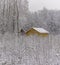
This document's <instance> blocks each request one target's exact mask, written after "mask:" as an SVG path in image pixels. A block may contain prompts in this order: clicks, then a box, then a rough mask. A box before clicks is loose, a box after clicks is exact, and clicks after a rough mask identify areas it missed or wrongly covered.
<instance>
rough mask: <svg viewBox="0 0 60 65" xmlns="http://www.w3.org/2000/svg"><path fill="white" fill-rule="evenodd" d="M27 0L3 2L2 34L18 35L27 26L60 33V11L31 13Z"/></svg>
mask: <svg viewBox="0 0 60 65" xmlns="http://www.w3.org/2000/svg"><path fill="white" fill-rule="evenodd" d="M28 7H29V5H28V1H27V0H1V2H0V33H2V34H4V33H6V32H12V33H15V32H16V33H18V32H20V29H21V28H22V27H23V26H24V25H26V24H33V26H38V27H43V28H46V29H47V30H48V31H49V32H52V33H59V30H60V11H55V10H48V9H46V8H43V10H40V11H37V12H33V13H32V12H30V11H29V8H28Z"/></svg>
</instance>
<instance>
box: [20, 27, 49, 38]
mask: <svg viewBox="0 0 60 65" xmlns="http://www.w3.org/2000/svg"><path fill="white" fill-rule="evenodd" d="M21 32H22V33H23V34H26V35H28V36H29V35H35V34H36V35H38V36H44V37H45V36H48V35H49V32H48V31H47V30H45V29H44V28H37V27H32V28H23V29H21Z"/></svg>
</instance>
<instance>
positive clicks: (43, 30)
mask: <svg viewBox="0 0 60 65" xmlns="http://www.w3.org/2000/svg"><path fill="white" fill-rule="evenodd" d="M33 29H35V30H36V31H38V32H40V33H49V32H48V31H47V30H45V29H43V28H36V27H34V28H33Z"/></svg>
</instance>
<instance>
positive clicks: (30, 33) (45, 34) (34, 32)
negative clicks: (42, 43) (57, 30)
mask: <svg viewBox="0 0 60 65" xmlns="http://www.w3.org/2000/svg"><path fill="white" fill-rule="evenodd" d="M35 34H36V35H38V36H43V37H45V36H48V35H49V34H48V33H40V32H38V31H36V30H34V29H33V28H32V29H31V30H29V31H28V32H26V35H28V36H29V35H35Z"/></svg>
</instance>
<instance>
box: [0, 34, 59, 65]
mask: <svg viewBox="0 0 60 65" xmlns="http://www.w3.org/2000/svg"><path fill="white" fill-rule="evenodd" d="M0 65H60V35H56V36H54V35H49V36H48V37H46V38H45V37H44V38H43V37H39V36H25V35H20V37H19V38H18V37H17V36H16V35H15V34H9V33H6V34H5V35H1V34H0Z"/></svg>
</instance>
